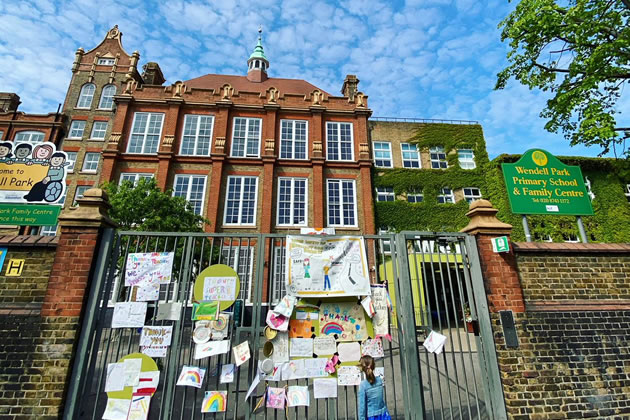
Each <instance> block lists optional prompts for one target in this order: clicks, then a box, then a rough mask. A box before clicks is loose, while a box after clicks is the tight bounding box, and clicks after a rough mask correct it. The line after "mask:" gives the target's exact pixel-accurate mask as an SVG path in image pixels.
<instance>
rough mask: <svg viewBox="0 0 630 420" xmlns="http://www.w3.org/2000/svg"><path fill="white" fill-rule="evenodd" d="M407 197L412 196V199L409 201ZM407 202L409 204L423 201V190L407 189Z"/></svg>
mask: <svg viewBox="0 0 630 420" xmlns="http://www.w3.org/2000/svg"><path fill="white" fill-rule="evenodd" d="M409 197H414V201H409ZM418 197H420V200H418ZM407 202H408V203H411V204H420V203H423V202H424V192H422V190H414V191H407Z"/></svg>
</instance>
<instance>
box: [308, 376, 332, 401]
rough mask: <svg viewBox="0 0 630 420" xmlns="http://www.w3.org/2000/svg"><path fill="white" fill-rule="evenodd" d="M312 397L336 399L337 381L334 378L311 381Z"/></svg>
mask: <svg viewBox="0 0 630 420" xmlns="http://www.w3.org/2000/svg"><path fill="white" fill-rule="evenodd" d="M313 396H314V397H315V398H317V399H319V398H337V380H336V379H335V378H318V379H313Z"/></svg>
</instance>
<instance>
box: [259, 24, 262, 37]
mask: <svg viewBox="0 0 630 420" xmlns="http://www.w3.org/2000/svg"><path fill="white" fill-rule="evenodd" d="M261 38H262V25H258V39H261Z"/></svg>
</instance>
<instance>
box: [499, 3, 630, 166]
mask: <svg viewBox="0 0 630 420" xmlns="http://www.w3.org/2000/svg"><path fill="white" fill-rule="evenodd" d="M558 3H560V4H558ZM629 21H630V0H606V1H605V0H568V1H562V2H558V1H556V0H521V1H520V3H519V4H518V5H517V6H516V9H515V10H514V11H513V12H512V13H510V15H509V16H508V17H507V18H506V19H505V20H503V21H502V22H501V23H500V24H499V28H501V29H502V34H501V39H502V41H506V40H508V41H509V45H510V51H509V52H508V55H507V58H508V62H509V65H508V66H507V67H506V68H505V69H503V70H502V71H501V72H500V73H499V74H498V80H497V84H496V89H503V88H504V87H505V86H506V85H507V83H508V80H509V79H510V78H512V77H514V78H515V79H516V80H518V81H519V82H521V83H522V84H524V85H526V86H528V87H529V88H530V89H534V88H537V89H541V90H543V91H549V92H552V94H553V95H554V96H553V97H552V98H551V99H549V100H548V101H547V106H546V107H545V109H543V110H542V112H541V114H540V115H541V117H543V118H546V119H548V121H547V123H546V124H545V128H546V129H547V130H548V131H550V132H553V133H556V132H558V131H562V132H564V134H565V137H567V139H569V140H570V141H571V145H577V144H585V145H587V146H593V145H596V146H600V147H601V148H602V152H601V153H602V154H605V153H608V152H610V151H613V152H615V154H616V153H617V151H618V150H619V146H620V149H621V150H619V151H620V152H621V153H624V154H626V156H627V155H628V150H627V148H626V146H625V141H626V139H628V138H630V127H620V126H618V124H617V120H616V118H615V115H616V114H617V113H618V112H619V111H620V110H619V108H618V106H617V103H618V101H619V99H620V98H621V97H622V95H623V94H624V93H625V94H626V95H628V94H630V93H629V92H624V87H627V85H628V83H629V81H630V61H629V60H630V26H629V23H630V22H629Z"/></svg>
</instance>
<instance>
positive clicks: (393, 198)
mask: <svg viewBox="0 0 630 420" xmlns="http://www.w3.org/2000/svg"><path fill="white" fill-rule="evenodd" d="M374 190H375V191H376V201H377V202H378V203H386V202H392V201H396V193H395V192H394V187H376V188H374ZM379 190H386V191H379ZM390 190H391V191H390ZM381 196H382V197H385V200H380V199H379V197H381ZM389 198H391V200H389Z"/></svg>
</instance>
